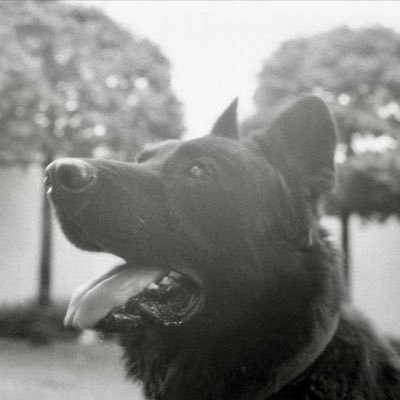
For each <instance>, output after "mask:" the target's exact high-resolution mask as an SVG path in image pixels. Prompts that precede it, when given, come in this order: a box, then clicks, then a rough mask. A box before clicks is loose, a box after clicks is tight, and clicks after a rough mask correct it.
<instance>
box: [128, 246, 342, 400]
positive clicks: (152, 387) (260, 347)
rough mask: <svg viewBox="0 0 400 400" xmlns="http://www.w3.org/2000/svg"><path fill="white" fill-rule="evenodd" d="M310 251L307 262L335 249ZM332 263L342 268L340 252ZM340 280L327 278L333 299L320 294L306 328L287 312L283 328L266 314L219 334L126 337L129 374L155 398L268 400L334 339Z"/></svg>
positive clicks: (312, 305)
mask: <svg viewBox="0 0 400 400" xmlns="http://www.w3.org/2000/svg"><path fill="white" fill-rule="evenodd" d="M310 251H313V252H314V254H313V255H312V256H311V257H304V263H307V262H308V261H307V260H309V259H313V258H315V252H326V251H329V249H327V248H324V246H322V248H321V246H320V248H316V249H313V250H310ZM329 263H330V264H332V265H331V267H330V268H338V266H337V265H334V256H332V259H331V260H330V261H329ZM304 267H306V266H304ZM307 267H308V268H311V269H312V267H310V265H307ZM324 267H326V266H324ZM327 275H329V274H327ZM321 279H322V280H323V279H325V278H321ZM337 279H338V282H339V278H337ZM338 282H336V283H335V282H333V283H332V282H323V283H322V284H323V285H324V291H325V289H326V285H328V286H330V287H331V292H332V298H331V299H329V300H328V301H326V300H325V301H323V300H321V298H316V299H314V301H312V302H311V303H310V304H309V307H307V308H309V314H308V318H309V319H308V321H306V322H303V326H300V327H299V326H298V323H299V321H296V322H291V320H292V319H294V318H291V317H293V316H294V315H295V314H293V315H292V316H290V315H286V314H285V315H283V317H284V318H282V320H283V321H284V322H283V324H285V325H284V326H282V325H281V326H280V327H279V329H281V331H279V329H276V327H274V326H272V327H269V326H268V324H269V323H271V320H269V319H268V316H264V318H263V319H262V321H263V322H262V323H261V324H259V325H257V326H256V327H254V326H253V327H251V326H247V325H246V322H245V321H243V323H242V326H241V327H240V328H238V329H232V330H231V331H229V332H227V333H225V334H223V335H221V336H219V337H207V338H202V337H196V336H193V333H192V336H191V337H188V336H187V332H182V331H181V330H180V329H179V330H178V329H177V330H176V331H175V332H173V331H169V333H168V334H166V330H164V331H163V332H157V330H154V331H152V330H149V331H142V332H141V333H138V334H137V335H134V336H133V337H125V338H123V339H122V345H123V347H124V348H125V351H126V359H127V367H128V374H129V375H130V376H132V377H134V378H135V379H137V380H139V381H141V382H143V385H144V392H145V395H146V396H147V398H148V399H152V400H153V399H154V400H187V399H189V398H190V399H191V400H203V399H213V400H214V399H215V400H228V399H229V400H234V399H237V400H239V399H240V400H264V399H267V398H268V397H269V396H271V395H272V394H274V393H277V392H278V391H279V390H280V389H282V388H283V387H284V386H285V385H287V384H288V383H289V382H291V381H292V380H294V379H295V378H296V377H297V376H299V375H301V374H302V373H303V372H304V371H305V370H306V369H307V368H308V367H309V366H310V365H311V364H312V363H313V362H314V361H315V360H316V359H317V357H318V356H319V355H320V354H321V353H322V352H323V351H324V349H325V348H326V346H327V345H328V344H329V342H330V341H331V339H332V337H333V336H334V334H335V331H336V328H337V324H338V319H339V317H338V314H339V305H338V304H339V302H338V301H337V300H335V298H336V297H338V296H340V294H339V293H336V287H338V286H340V284H339V283H338ZM259 309H260V307H259ZM278 319H279V315H278ZM310 321H313V323H312V326H309V324H310V325H311V323H310ZM280 332H282V333H283V335H282V336H281V333H280ZM200 336H201V335H200ZM260 382H262V384H260Z"/></svg>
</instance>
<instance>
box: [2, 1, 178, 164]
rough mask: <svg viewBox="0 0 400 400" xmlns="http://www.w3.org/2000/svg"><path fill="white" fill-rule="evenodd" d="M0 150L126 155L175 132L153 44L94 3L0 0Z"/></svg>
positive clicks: (174, 106) (166, 75) (11, 154)
mask: <svg viewBox="0 0 400 400" xmlns="http://www.w3.org/2000/svg"><path fill="white" fill-rule="evenodd" d="M0 41H1V43H2V48H1V50H0V129H1V133H0V158H1V159H2V160H3V161H4V160H17V161H19V160H24V159H27V158H28V159H29V158H32V157H40V158H43V156H45V157H46V158H49V155H50V159H51V158H52V157H53V156H54V155H75V156H91V155H93V154H99V155H101V154H103V155H113V156H117V157H118V156H124V157H127V158H130V157H131V156H132V155H133V153H135V152H136V150H137V149H138V148H139V147H141V146H142V145H143V143H145V142H147V141H151V140H158V139H162V138H174V137H179V136H180V135H181V133H182V130H183V129H182V123H181V108H180V104H179V102H178V101H177V99H176V97H175V96H174V94H173V93H172V90H171V86H170V66H169V63H168V60H167V59H166V58H165V57H164V55H163V54H162V53H161V51H160V50H159V48H158V47H157V46H155V45H154V44H152V43H151V42H150V41H148V40H146V39H143V38H140V37H135V36H132V35H131V34H130V33H128V32H127V31H125V30H123V29H122V28H120V27H119V26H118V25H117V24H115V23H114V22H113V21H112V20H111V19H109V18H108V17H106V16H105V15H104V14H103V13H101V12H100V11H98V10H96V9H93V8H82V7H76V6H71V5H67V4H63V3H61V2H52V1H51V2H50V1H21V2H0Z"/></svg>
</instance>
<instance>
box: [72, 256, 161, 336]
mask: <svg viewBox="0 0 400 400" xmlns="http://www.w3.org/2000/svg"><path fill="white" fill-rule="evenodd" d="M164 273H165V271H162V270H160V269H149V268H146V269H144V268H143V269H139V268H137V267H132V266H129V265H127V264H124V265H120V266H118V267H115V268H114V269H113V270H111V271H110V272H107V273H106V274H104V275H102V276H100V277H99V278H97V279H95V280H94V281H92V282H90V283H87V284H85V285H82V286H81V287H79V288H78V289H77V290H76V291H75V292H74V294H73V295H72V298H71V301H70V303H69V306H68V310H67V314H66V316H65V319H64V324H65V326H71V327H75V328H79V329H90V328H93V327H94V326H95V325H96V324H97V323H98V322H99V321H100V320H102V319H103V318H104V317H105V316H106V315H107V314H108V313H109V312H110V311H111V310H112V309H113V308H115V307H118V306H121V305H123V304H125V303H126V302H127V301H128V300H129V299H130V298H131V297H134V296H137V295H138V294H139V293H141V292H142V291H143V290H144V289H145V288H146V287H147V286H148V285H150V283H152V282H155V281H156V280H157V279H159V278H161V276H162V275H163V274H164Z"/></svg>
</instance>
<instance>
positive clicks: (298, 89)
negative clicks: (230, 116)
mask: <svg viewBox="0 0 400 400" xmlns="http://www.w3.org/2000/svg"><path fill="white" fill-rule="evenodd" d="M399 65H400V35H399V34H397V33H396V32H394V31H392V30H390V29H386V28H383V27H369V28H362V29H356V30H352V29H349V28H345V27H342V28H337V29H334V30H332V31H329V32H327V33H322V34H317V35H315V36H311V37H307V38H300V39H294V40H290V41H287V42H285V43H283V44H282V45H281V46H280V47H279V48H278V49H277V51H276V52H275V53H274V54H272V56H271V57H269V58H268V59H267V60H266V61H265V63H264V65H263V68H262V70H261V73H260V74H259V77H258V80H259V84H258V88H257V91H256V94H255V104H256V107H257V113H256V116H255V117H254V118H253V119H252V121H249V123H248V125H249V126H250V127H251V126H257V125H260V124H261V123H262V122H265V120H267V119H268V118H269V117H270V114H271V112H273V111H274V110H275V108H276V107H279V106H280V105H281V104H282V103H284V102H286V101H287V99H290V98H292V97H293V96H295V95H297V94H300V93H303V92H313V93H315V94H317V95H319V96H321V97H322V98H323V99H324V100H325V101H326V102H327V103H328V104H329V105H330V107H331V109H333V111H334V114H335V117H336V120H337V122H338V127H339V131H340V133H341V139H342V141H343V142H345V143H347V144H351V137H352V135H353V134H354V133H356V132H358V133H362V134H365V133H372V134H375V135H381V134H392V135H398V130H399V127H400V107H399V101H400V74H399V68H398V66H399Z"/></svg>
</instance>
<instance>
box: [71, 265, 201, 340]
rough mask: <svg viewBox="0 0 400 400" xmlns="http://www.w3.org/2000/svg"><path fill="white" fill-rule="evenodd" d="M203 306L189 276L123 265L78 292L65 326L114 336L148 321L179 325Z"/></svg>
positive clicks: (196, 286) (198, 291)
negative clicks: (111, 333)
mask: <svg viewBox="0 0 400 400" xmlns="http://www.w3.org/2000/svg"><path fill="white" fill-rule="evenodd" d="M203 304H204V297H203V295H202V292H201V290H200V288H199V286H198V285H197V284H196V283H195V282H194V281H193V280H192V279H190V278H188V277H187V276H185V275H183V274H181V273H179V272H175V271H169V272H166V271H163V270H160V269H151V268H143V269H139V268H137V267H132V266H129V265H127V264H124V265H121V266H118V267H116V268H114V269H113V270H112V271H110V272H108V273H106V274H104V275H102V276H101V277H99V278H98V279H96V280H94V281H93V282H91V283H88V284H86V285H83V286H82V287H80V288H78V289H77V290H76V291H75V293H74V294H73V296H72V299H71V302H70V305H69V307H68V311H67V314H66V317H65V325H66V326H73V327H75V328H79V329H96V330H101V331H105V332H115V333H123V332H125V331H129V330H130V329H134V328H137V327H138V326H140V325H141V324H143V323H145V322H146V321H155V322H158V323H160V324H162V325H164V326H178V325H181V324H183V323H184V322H186V321H188V320H189V319H191V318H192V317H193V316H194V315H195V314H197V313H198V312H199V311H200V310H201V309H202V307H203Z"/></svg>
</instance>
